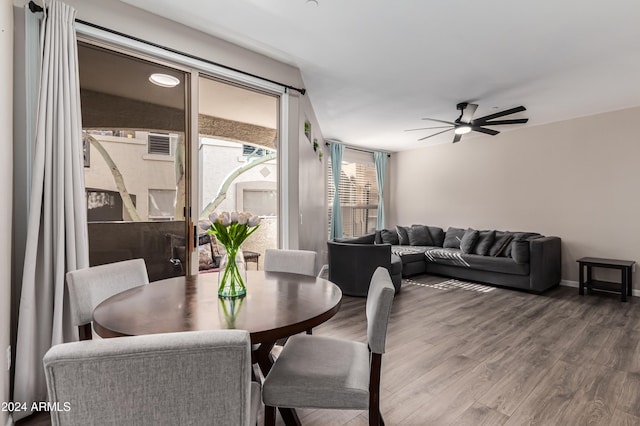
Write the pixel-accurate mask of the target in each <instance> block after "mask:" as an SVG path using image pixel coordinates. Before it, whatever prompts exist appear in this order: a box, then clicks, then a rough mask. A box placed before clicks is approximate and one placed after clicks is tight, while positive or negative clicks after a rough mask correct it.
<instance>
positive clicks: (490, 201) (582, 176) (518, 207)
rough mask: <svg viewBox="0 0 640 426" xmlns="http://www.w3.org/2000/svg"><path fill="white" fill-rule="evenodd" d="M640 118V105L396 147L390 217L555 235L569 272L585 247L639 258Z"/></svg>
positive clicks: (587, 252)
mask: <svg viewBox="0 0 640 426" xmlns="http://www.w3.org/2000/svg"><path fill="white" fill-rule="evenodd" d="M639 120H640V108H633V109H626V110H622V111H616V112H611V113H606V114H600V115H595V116H591V117H584V118H579V119H574V120H569V121H564V122H559V123H553V124H548V125H542V126H534V127H528V128H522V129H517V130H513V131H510V132H507V133H501V134H500V135H498V136H495V137H484V136H481V137H478V138H473V139H472V138H467V139H463V140H462V141H461V142H460V143H457V144H446V145H438V146H433V147H425V148H423V149H419V150H413V151H406V152H401V153H398V154H397V155H395V156H394V157H395V158H394V160H395V164H394V167H393V169H392V171H393V172H392V177H391V194H390V196H391V209H390V210H389V218H390V220H389V224H391V225H396V224H401V225H407V224H412V223H423V224H429V225H437V226H441V227H443V228H444V229H445V230H446V228H447V227H448V226H456V227H472V228H480V229H498V230H513V231H535V232H540V233H542V234H545V235H556V236H558V237H560V238H562V278H563V279H564V280H569V281H577V280H578V268H577V266H576V259H578V258H580V257H583V256H595V257H605V258H618V259H625V260H635V261H636V262H640V238H639V237H640V224H639V222H638V218H639V217H640V195H639V192H638V185H639V184H640V168H639V167H638V159H639V158H640V133H638V129H637V123H638V121H639ZM639 276H640V274H638V273H636V274H635V275H634V280H633V281H634V288H636V289H638V288H640V279H639Z"/></svg>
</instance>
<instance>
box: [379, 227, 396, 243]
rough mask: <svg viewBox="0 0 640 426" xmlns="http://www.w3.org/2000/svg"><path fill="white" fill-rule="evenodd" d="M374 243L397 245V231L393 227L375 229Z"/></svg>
mask: <svg viewBox="0 0 640 426" xmlns="http://www.w3.org/2000/svg"><path fill="white" fill-rule="evenodd" d="M375 243H376V244H391V245H392V246H397V245H399V244H400V240H399V239H398V231H396V230H395V229H381V230H379V231H376V239H375Z"/></svg>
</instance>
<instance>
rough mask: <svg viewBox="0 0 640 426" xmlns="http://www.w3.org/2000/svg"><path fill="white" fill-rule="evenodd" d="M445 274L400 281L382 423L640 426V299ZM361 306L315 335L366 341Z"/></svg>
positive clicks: (330, 419) (361, 419)
mask: <svg viewBox="0 0 640 426" xmlns="http://www.w3.org/2000/svg"><path fill="white" fill-rule="evenodd" d="M445 281H447V279H446V278H442V277H432V276H426V275H425V276H421V277H416V278H415V279H414V280H410V281H405V282H404V283H403V289H402V292H401V293H400V294H399V295H397V296H396V299H395V300H394V305H393V308H392V312H391V319H390V323H389V328H388V334H387V352H386V353H385V355H384V356H383V358H382V388H381V411H382V414H383V416H384V419H385V422H386V424H387V425H416V426H423V425H473V426H480V425H491V426H493V425H506V426H513V425H545V426H546V425H640V299H637V298H631V299H630V302H627V303H621V302H620V299H619V297H618V296H614V295H606V294H598V295H595V294H594V295H585V296H579V295H578V290H577V289H574V288H567V287H558V288H555V289H552V290H550V291H548V292H546V293H544V294H543V295H536V294H529V293H524V292H520V291H514V290H508V289H501V288H493V287H485V286H479V285H477V286H476V285H467V284H464V283H460V282H455V281H449V282H445ZM443 282H444V283H443ZM364 306H365V299H363V298H352V297H347V296H345V297H344V300H343V304H342V307H341V309H340V312H339V313H338V314H337V315H336V316H335V317H334V318H332V319H331V320H330V321H328V322H327V323H325V324H323V325H322V326H320V327H317V328H315V329H314V331H313V333H314V335H323V336H334V337H340V338H346V339H352V340H357V341H362V342H364V341H365V340H366V319H365V312H364ZM298 412H299V415H300V419H301V421H302V423H303V425H305V426H307V425H322V426H332V425H336V426H339V425H345V426H347V425H348V426H360V425H367V424H368V421H367V419H368V416H367V413H366V412H363V411H336V410H298ZM34 421H37V420H35V419H34ZM278 422H279V424H282V422H281V420H280V419H279V417H278ZM20 424H21V425H36V424H37V425H39V426H44V425H46V424H48V423H46V422H38V423H30V422H21V423H20ZM260 424H262V418H260Z"/></svg>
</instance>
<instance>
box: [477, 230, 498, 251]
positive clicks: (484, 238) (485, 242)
mask: <svg viewBox="0 0 640 426" xmlns="http://www.w3.org/2000/svg"><path fill="white" fill-rule="evenodd" d="M495 239H496V231H480V233H479V234H478V242H477V243H476V246H475V248H474V249H473V254H478V255H480V256H486V255H488V254H489V249H490V248H491V246H492V245H493V241H494V240H495Z"/></svg>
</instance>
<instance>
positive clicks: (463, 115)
mask: <svg viewBox="0 0 640 426" xmlns="http://www.w3.org/2000/svg"><path fill="white" fill-rule="evenodd" d="M477 108H478V105H476V104H470V103H467V102H460V103H459V104H458V105H456V109H458V111H460V117H458V118H457V119H456V121H445V120H436V119H435V118H423V120H429V121H436V122H438V123H444V124H447V126H436V127H421V128H419V129H408V130H405V131H406V132H411V131H415V130H431V129H445V128H446V130H442V131H440V132H437V133H434V134H432V135H429V136H425V137H424V138H420V139H418V140H419V141H422V140H425V139H428V138H432V137H434V136H437V135H439V134H442V133H445V132H449V131H451V130H453V132H454V133H455V136H454V137H453V143H456V142H459V141H460V139H461V138H462V135H464V134H466V133H469V132H471V131H474V132H480V133H485V134H487V135H491V136H495V135H497V134H498V133H500V132H499V131H497V130H493V129H487V128H485V127H484V126H499V125H503V124H524V123H526V122H527V121H529V119H528V118H516V119H511V120H495V119H496V118H500V117H504V116H505V115H511V114H515V113H517V112H522V111H526V110H527V109H526V108H525V107H523V106H519V107H515V108H511V109H507V110H504V111H500V112H496V113H493V114H489V115H485V116H484V117H480V118H476V119H473V114H474V113H475V112H476V109H477Z"/></svg>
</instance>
